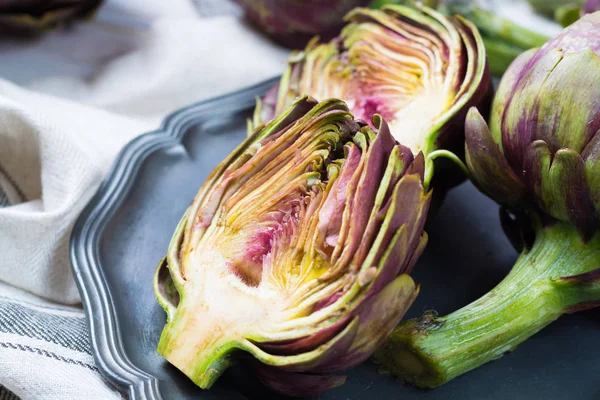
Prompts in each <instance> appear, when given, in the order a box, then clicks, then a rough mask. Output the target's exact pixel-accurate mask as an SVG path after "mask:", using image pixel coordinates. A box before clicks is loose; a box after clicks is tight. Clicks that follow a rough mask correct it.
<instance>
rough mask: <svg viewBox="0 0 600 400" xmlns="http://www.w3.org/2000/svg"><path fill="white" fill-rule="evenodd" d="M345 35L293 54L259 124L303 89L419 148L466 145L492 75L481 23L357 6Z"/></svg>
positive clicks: (260, 111) (262, 105)
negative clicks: (384, 124) (468, 119)
mask: <svg viewBox="0 0 600 400" xmlns="http://www.w3.org/2000/svg"><path fill="white" fill-rule="evenodd" d="M346 20H347V21H348V22H349V23H348V25H346V26H345V27H344V29H343V30H342V32H341V34H340V35H339V36H338V37H336V38H335V39H333V40H331V41H330V42H327V43H319V42H318V38H315V39H314V40H313V41H311V42H310V43H309V44H308V45H307V47H306V49H305V50H304V51H302V52H295V53H293V54H292V55H291V56H290V59H289V65H288V68H287V70H286V72H285V73H284V75H283V76H282V78H281V80H280V82H279V84H278V85H276V86H275V87H274V88H273V89H272V90H271V91H270V92H269V93H268V94H267V95H266V96H265V97H264V98H263V99H262V101H259V103H258V105H257V107H256V109H255V114H254V118H253V121H252V122H251V124H250V130H249V131H252V130H253V129H254V128H255V127H256V126H258V125H260V124H261V123H264V122H265V121H268V120H270V119H271V118H273V117H274V116H275V115H278V114H280V113H281V112H282V111H283V110H285V109H286V108H287V107H289V105H290V104H291V103H292V102H293V101H294V99H295V98H296V97H297V96H299V95H303V94H308V95H310V96H313V97H315V98H316V99H317V100H323V99H327V98H331V97H335V98H339V99H342V100H344V101H345V102H346V103H347V104H348V106H349V108H350V110H351V111H352V113H353V114H354V116H355V117H356V118H360V119H363V120H365V121H371V118H372V116H373V115H374V114H380V115H381V116H383V117H384V118H385V119H386V121H388V123H389V125H390V130H391V132H392V135H393V136H394V137H395V138H396V140H398V141H399V142H401V143H402V144H404V145H406V146H408V147H409V148H410V149H411V150H412V152H413V153H414V154H417V153H418V152H420V151H422V152H423V153H424V155H425V157H427V156H428V155H429V153H431V152H432V151H433V150H436V149H440V148H446V149H453V148H458V150H462V143H463V141H462V140H463V126H464V118H465V115H466V111H467V109H468V108H469V106H484V104H483V103H484V101H485V100H486V98H487V97H488V96H487V95H489V94H490V90H491V80H490V75H489V71H488V68H487V63H486V57H485V48H484V45H483V42H482V40H481V37H480V35H479V32H478V31H477V28H476V27H475V26H474V25H473V24H472V23H471V22H469V21H468V20H466V19H464V18H462V17H456V18H451V17H447V16H444V15H442V14H440V13H439V12H437V11H435V10H432V9H430V8H427V7H425V6H422V5H415V7H408V6H402V5H389V6H384V7H383V8H382V9H381V10H371V9H366V8H357V9H354V10H353V11H351V12H350V13H349V14H347V16H346Z"/></svg>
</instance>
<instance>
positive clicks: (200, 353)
mask: <svg viewBox="0 0 600 400" xmlns="http://www.w3.org/2000/svg"><path fill="white" fill-rule="evenodd" d="M373 125H374V126H376V127H377V133H375V132H374V131H373V130H372V129H371V128H370V127H369V126H367V125H366V124H364V123H361V122H357V121H355V120H354V119H353V117H352V115H351V114H350V112H349V110H348V108H347V106H346V104H344V103H343V102H342V101H340V100H335V99H330V100H325V101H323V102H321V103H317V102H316V101H315V100H314V99H312V98H309V97H306V96H305V97H302V98H299V99H297V100H296V101H295V102H294V103H293V104H292V106H291V107H290V108H288V109H287V110H285V111H284V112H282V113H281V114H280V116H279V117H277V118H276V119H274V120H273V121H271V122H269V123H267V124H264V125H261V126H260V127H259V128H257V129H256V130H255V131H254V133H253V134H252V135H251V136H250V137H249V138H247V139H246V140H245V141H244V142H243V143H242V144H240V145H239V146H238V148H237V149H235V150H234V151H233V152H232V153H231V154H230V155H229V156H228V157H227V158H226V159H225V160H224V161H223V162H222V163H221V164H220V165H219V166H218V167H217V168H216V169H215V170H214V171H213V172H212V174H211V175H210V176H209V177H208V179H207V180H206V182H205V183H204V185H203V186H202V187H201V188H200V191H199V192H198V194H197V196H196V198H195V199H194V201H193V203H192V204H191V206H190V207H189V209H188V210H187V212H186V214H185V215H184V216H183V218H182V220H181V222H180V224H179V226H178V227H177V229H176V231H175V234H174V236H173V239H172V241H171V244H170V247H169V250H168V252H167V255H166V257H165V259H164V260H163V262H161V264H160V265H159V267H158V269H157V273H156V275H155V282H154V284H155V292H156V296H157V299H158V301H159V303H160V304H161V305H162V306H163V307H164V309H165V310H166V312H167V324H166V326H165V328H164V331H163V334H162V336H161V339H160V343H159V344H158V352H159V353H160V354H161V355H163V356H164V357H165V358H166V359H167V360H168V361H169V362H170V363H172V364H173V365H175V366H176V367H177V368H179V369H180V370H181V371H182V372H183V373H185V374H186V375H187V376H188V377H189V378H190V379H192V380H193V381H194V382H195V383H196V384H197V385H198V386H200V387H201V388H209V387H210V386H211V385H212V384H213V383H214V382H215V381H216V379H217V378H218V377H219V376H220V375H221V374H222V373H223V371H224V370H225V369H226V368H227V367H228V366H229V365H231V364H232V363H233V362H236V361H237V360H246V362H250V363H251V364H252V366H253V369H254V370H255V371H256V372H257V374H258V376H259V378H260V379H261V380H262V381H263V382H264V383H265V384H266V385H267V386H269V387H271V388H272V389H274V390H276V391H278V392H282V393H285V394H291V395H307V394H314V393H318V392H321V391H324V390H326V389H328V388H330V387H334V386H338V385H340V384H341V383H343V381H344V377H343V376H337V375H330V374H332V373H339V372H342V371H344V370H346V369H348V368H350V367H352V366H354V365H357V364H358V363H360V362H362V361H364V360H365V359H366V358H368V357H369V356H370V355H371V354H372V353H373V352H374V350H375V348H376V347H377V346H378V345H379V344H381V342H382V341H383V340H384V339H385V337H386V336H387V335H388V334H389V333H390V332H391V331H392V329H393V328H394V327H395V326H396V325H397V324H398V322H399V321H400V319H401V318H402V316H403V315H404V313H405V312H406V310H407V308H408V307H409V306H410V305H411V303H412V302H413V300H414V298H415V296H416V295H417V293H418V286H417V285H416V284H415V283H414V282H413V280H412V279H411V277H410V275H409V274H410V272H411V269H412V267H413V265H414V263H415V261H416V260H417V258H418V257H419V256H420V254H421V252H422V251H423V249H424V246H425V243H426V241H427V235H426V234H425V232H424V231H423V225H424V222H425V219H426V215H427V210H428V207H429V202H430V197H431V196H430V192H429V191H428V190H427V189H424V187H427V186H428V185H427V182H424V176H425V170H424V169H425V166H424V158H423V156H422V155H421V154H419V155H418V156H417V157H415V158H413V155H412V153H411V152H410V150H409V149H408V148H407V147H404V146H402V145H400V144H398V143H397V142H396V141H395V140H394V139H393V137H392V135H391V134H390V131H389V128H388V126H387V123H386V122H385V121H384V120H383V119H382V118H380V117H379V116H376V117H375V118H374V120H373ZM429 175H430V174H427V176H429Z"/></svg>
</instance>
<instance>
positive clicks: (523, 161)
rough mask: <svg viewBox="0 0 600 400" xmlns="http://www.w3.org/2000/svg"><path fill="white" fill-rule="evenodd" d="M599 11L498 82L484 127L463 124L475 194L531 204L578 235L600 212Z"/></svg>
mask: <svg viewBox="0 0 600 400" xmlns="http://www.w3.org/2000/svg"><path fill="white" fill-rule="evenodd" d="M599 43H600V13H595V14H589V15H586V16H584V17H583V18H582V19H580V20H579V21H577V22H576V23H575V24H573V25H571V26H569V27H568V28H566V29H565V30H564V31H563V32H562V33H561V34H560V35H558V36H557V37H556V38H554V39H552V40H550V41H549V42H548V43H546V44H545V45H544V46H542V47H541V48H540V49H539V50H535V49H534V50H530V51H528V52H526V53H524V54H522V55H521V56H520V57H519V58H518V59H517V60H515V62H514V63H513V64H512V65H511V66H510V68H509V69H508V70H507V72H506V75H505V76H504V77H503V78H502V81H501V82H500V86H499V88H498V93H497V94H496V98H495V99H494V103H493V106H492V116H491V120H490V127H489V129H488V127H487V125H486V124H485V122H484V120H483V119H482V118H481V116H480V115H479V114H478V113H477V111H476V110H474V109H473V110H471V111H470V113H469V115H468V117H467V122H466V152H467V162H468V165H469V167H470V169H471V171H472V173H473V175H474V177H475V180H476V182H477V184H478V185H479V186H480V188H481V189H482V190H483V191H484V192H486V193H487V194H488V195H490V196H491V197H492V198H494V199H496V200H497V201H498V202H500V203H502V204H504V205H507V206H509V207H515V206H521V205H522V204H523V203H530V204H532V205H535V206H536V207H537V208H538V209H539V210H541V211H543V212H544V213H545V214H547V215H549V216H550V217H552V218H553V219H557V220H560V221H564V222H571V223H572V224H574V225H575V226H577V227H578V228H579V229H580V231H581V232H585V233H587V234H591V233H593V232H594V231H595V230H596V229H597V228H598V216H599V214H598V210H599V209H600V184H599V183H600V174H599V173H598V166H599V165H600V153H599V150H600V136H598V135H597V132H598V130H599V129H600V96H597V94H598V93H600V58H599V57H598V56H599V54H600V45H599Z"/></svg>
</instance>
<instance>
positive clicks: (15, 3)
mask: <svg viewBox="0 0 600 400" xmlns="http://www.w3.org/2000/svg"><path fill="white" fill-rule="evenodd" d="M101 2H102V0H59V1H55V0H4V1H0V32H2V33H6V34H16V35H31V34H37V33H41V32H43V31H45V30H47V29H50V28H53V27H55V26H57V25H59V24H61V23H64V22H68V21H70V20H72V19H75V18H80V17H85V16H87V15H89V14H90V13H91V12H93V11H94V10H95V9H96V8H97V7H98V6H99V5H100V3H101Z"/></svg>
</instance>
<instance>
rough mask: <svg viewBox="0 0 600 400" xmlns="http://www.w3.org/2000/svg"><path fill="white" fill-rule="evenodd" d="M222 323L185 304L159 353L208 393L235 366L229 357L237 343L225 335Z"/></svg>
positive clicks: (164, 335)
mask: <svg viewBox="0 0 600 400" xmlns="http://www.w3.org/2000/svg"><path fill="white" fill-rule="evenodd" d="M222 322H223V321H220V320H218V319H215V318H211V313H208V312H206V313H198V312H197V311H196V312H194V308H193V307H189V308H188V307H186V306H185V304H183V302H182V304H180V305H179V307H178V308H177V311H176V312H175V315H174V317H173V319H172V320H171V321H170V322H168V323H167V325H166V326H165V328H164V330H163V332H162V334H161V337H160V341H159V343H158V349H157V350H158V353H159V354H160V355H162V356H163V357H164V358H165V359H166V360H167V361H169V362H170V363H171V364H173V365H174V366H175V367H177V368H178V369H179V370H180V371H181V372H183V373H184V374H186V375H187V376H188V377H189V378H190V379H191V380H192V381H193V382H194V383H195V384H196V385H198V386H199V387H201V388H202V389H208V388H210V387H211V386H212V385H213V384H214V383H215V381H216V380H217V379H218V378H219V377H220V376H221V375H222V374H223V372H225V370H226V369H227V368H228V367H229V366H231V364H232V360H231V358H230V357H229V354H230V353H231V352H232V351H234V350H235V348H236V346H235V343H236V341H235V339H232V338H231V337H226V336H227V335H224V334H223V333H224V332H225V331H226V330H225V329H224V326H223V323H222ZM203 327H204V328H203ZM232 331H233V330H232Z"/></svg>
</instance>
